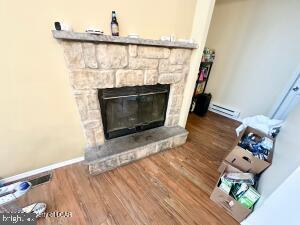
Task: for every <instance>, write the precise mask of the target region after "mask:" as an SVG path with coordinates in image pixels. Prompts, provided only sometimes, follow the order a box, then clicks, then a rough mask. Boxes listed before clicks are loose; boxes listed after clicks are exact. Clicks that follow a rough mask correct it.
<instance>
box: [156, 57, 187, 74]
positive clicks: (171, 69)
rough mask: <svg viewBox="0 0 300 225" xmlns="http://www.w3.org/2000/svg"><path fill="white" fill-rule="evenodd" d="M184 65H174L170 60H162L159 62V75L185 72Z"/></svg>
mask: <svg viewBox="0 0 300 225" xmlns="http://www.w3.org/2000/svg"><path fill="white" fill-rule="evenodd" d="M183 68H184V66H183V65H173V64H171V63H170V61H169V60H168V59H161V60H160V61H159V67H158V71H159V73H175V72H177V73H178V72H179V73H181V72H183Z"/></svg>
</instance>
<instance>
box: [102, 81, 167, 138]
mask: <svg viewBox="0 0 300 225" xmlns="http://www.w3.org/2000/svg"><path fill="white" fill-rule="evenodd" d="M169 91H170V85H168V84H167V85H161V84H158V85H144V86H134V87H121V88H108V89H99V90H98V98H99V102H100V106H101V114H102V120H103V121H102V122H103V128H104V135H105V138H106V139H112V138H116V137H120V136H124V135H128V134H132V133H136V132H140V131H144V130H148V129H152V128H155V127H159V126H163V125H164V122H165V118H166V111H167V106H168V98H169Z"/></svg>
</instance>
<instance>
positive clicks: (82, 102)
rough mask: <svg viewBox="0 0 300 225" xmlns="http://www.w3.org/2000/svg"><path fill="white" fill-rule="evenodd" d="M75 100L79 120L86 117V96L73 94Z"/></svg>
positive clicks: (84, 119)
mask: <svg viewBox="0 0 300 225" xmlns="http://www.w3.org/2000/svg"><path fill="white" fill-rule="evenodd" d="M75 100H76V104H77V108H78V112H79V115H80V118H81V121H86V120H87V119H88V109H87V98H86V96H85V95H75Z"/></svg>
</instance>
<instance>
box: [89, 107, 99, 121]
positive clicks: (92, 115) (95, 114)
mask: <svg viewBox="0 0 300 225" xmlns="http://www.w3.org/2000/svg"><path fill="white" fill-rule="evenodd" d="M100 119H101V112H100V110H99V109H94V110H89V111H88V120H91V121H93V120H100Z"/></svg>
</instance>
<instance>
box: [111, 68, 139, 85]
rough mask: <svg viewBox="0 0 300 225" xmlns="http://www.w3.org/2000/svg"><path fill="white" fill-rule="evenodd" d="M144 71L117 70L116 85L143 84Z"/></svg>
mask: <svg viewBox="0 0 300 225" xmlns="http://www.w3.org/2000/svg"><path fill="white" fill-rule="evenodd" d="M143 83H144V73H143V71H142V70H117V72H116V87H123V86H136V85H143Z"/></svg>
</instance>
